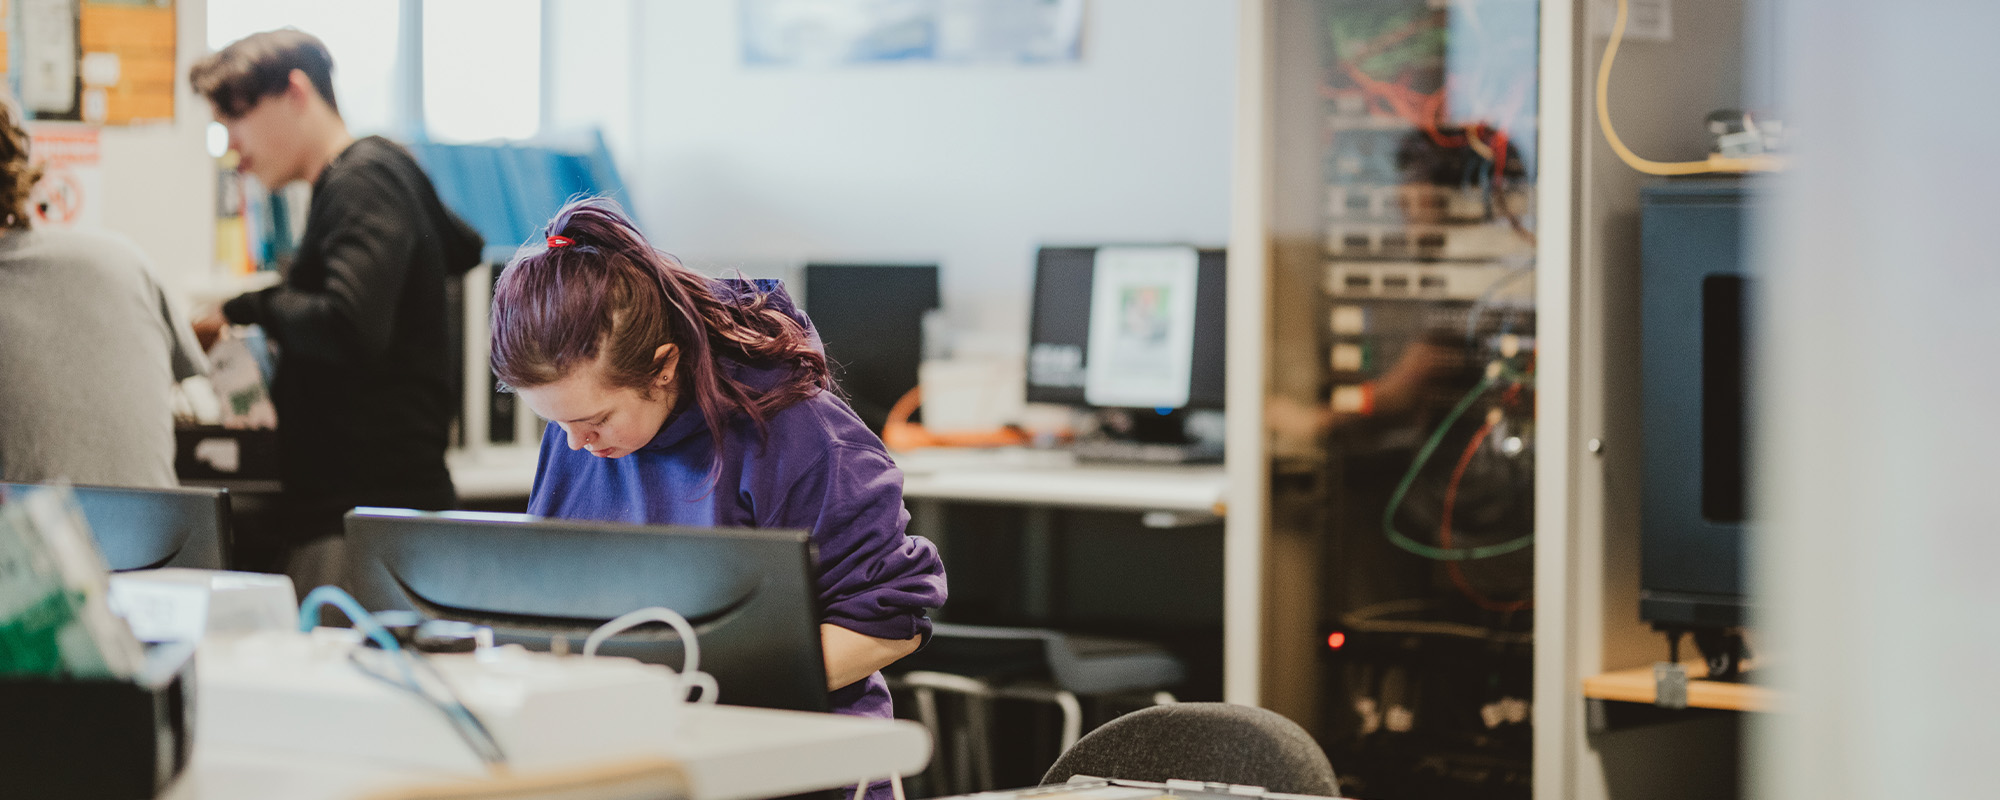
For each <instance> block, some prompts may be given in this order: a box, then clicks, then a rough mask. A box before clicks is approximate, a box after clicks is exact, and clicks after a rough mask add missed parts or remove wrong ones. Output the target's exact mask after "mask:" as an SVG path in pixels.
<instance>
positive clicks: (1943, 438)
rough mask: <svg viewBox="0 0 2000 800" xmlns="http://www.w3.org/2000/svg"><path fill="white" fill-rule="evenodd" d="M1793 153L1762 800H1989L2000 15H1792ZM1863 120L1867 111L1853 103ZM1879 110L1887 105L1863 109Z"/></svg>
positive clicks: (1765, 479) (1771, 444)
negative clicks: (1991, 137)
mask: <svg viewBox="0 0 2000 800" xmlns="http://www.w3.org/2000/svg"><path fill="white" fill-rule="evenodd" d="M1777 7H1778V9H1779V10H1780V17H1779V18H1780V19H1781V21H1782V23H1783V24H1782V26H1781V27H1780V28H1779V35H1778V39H1779V41H1778V45H1779V55H1780V58H1779V60H1778V63H1779V64H1780V79H1779V86H1780V96H1781V97H1783V98H1784V99H1785V100H1786V106H1787V107H1786V112H1787V116H1786V118H1785V121H1786V122H1787V123H1791V125H1790V126H1789V129H1790V130H1793V131H1799V132H1800V133H1799V134H1798V135H1797V137H1796V142H1797V158H1796V162H1795V165H1794V166H1795V168H1794V169H1792V170H1789V171H1787V172H1786V173H1785V174H1784V177H1783V179H1782V181H1781V182H1780V184H1779V192H1778V197H1777V202H1776V204H1775V209H1774V211H1773V213H1772V215H1771V217H1770V218H1769V220H1768V222H1769V223H1770V224H1769V225H1768V226H1767V227H1766V228H1765V231H1766V232H1767V234H1768V236H1769V241H1768V242H1767V243H1766V245H1767V249H1766V251H1765V253H1764V255H1765V256H1766V258H1765V259H1764V260H1763V262H1762V266H1763V267H1764V269H1765V275H1766V280H1765V282H1764V283H1763V285H1762V286H1761V287H1760V296H1759V297H1758V298H1757V301H1758V304H1759V306H1758V307H1759V308H1760V310H1761V309H1768V312H1767V316H1766V317H1765V318H1764V319H1762V320H1759V322H1760V325H1759V334H1760V336H1761V337H1762V339H1763V341H1762V342H1760V344H1761V347H1760V352H1759V353H1758V354H1757V356H1758V359H1759V360H1758V364H1757V366H1758V367H1759V368H1760V374H1762V375H1764V376H1767V377H1768V381H1767V382H1766V383H1765V384H1764V387H1765V388H1766V391H1765V392H1764V393H1763V396H1762V397H1760V398H1758V402H1757V408H1756V410H1757V412H1758V417H1757V422H1758V428H1759V434H1760V435H1759V437H1758V439H1757V442H1756V444H1757V452H1756V470H1755V472H1754V473H1753V474H1755V475H1756V476H1757V478H1758V480H1757V484H1756V486H1755V495H1756V497H1757V501H1758V507H1759V513H1760V514H1762V515H1763V518H1764V521H1765V523H1766V524H1765V525H1764V526H1763V527H1762V529H1761V530H1760V531H1759V533H1760V536H1759V538H1758V539H1757V540H1756V548H1757V549H1756V552H1755V556H1756V560H1757V561H1758V562H1759V565H1758V566H1759V570H1758V572H1757V573H1756V574H1757V577H1758V579H1759V584H1758V601H1759V607H1760V610H1762V611H1763V612H1764V613H1763V614H1762V624H1763V625H1762V626H1763V628H1764V629H1765V630H1768V631H1769V632H1770V634H1771V635H1770V636H1769V637H1767V639H1766V643H1765V646H1764V650H1765V651H1766V652H1769V653H1776V654H1779V655H1778V656H1777V657H1774V658H1771V659H1770V661H1769V663H1770V665H1771V672H1770V678H1771V680H1772V685H1773V686H1775V687H1776V688H1777V689H1778V690H1779V692H1780V696H1781V697H1785V698H1786V699H1785V701H1784V706H1785V707H1786V708H1787V709H1788V710H1789V712H1790V713H1786V714H1780V715H1773V716H1772V717H1771V718H1770V719H1768V720H1766V722H1767V723H1768V724H1767V725H1766V726H1765V729H1764V730H1763V731H1762V733H1764V734H1765V735H1764V736H1762V737H1761V738H1760V739H1759V741H1758V742H1757V747H1756V749H1755V750H1754V751H1753V752H1755V753H1756V754H1757V755H1758V756H1759V758H1758V761H1757V767H1758V782H1757V784H1756V788H1757V791H1756V796H1757V797H1759V798H1763V799H1765V800H1806V799H1807V798H1812V799H1813V800H1829V799H1839V800H1845V799H1846V798H1866V797H1887V796H1896V797H1993V796H1994V795H1995V784H1994V768H1993V761H1994V746H1995V744H1996V743H2000V714H1996V713H1995V710H1996V709H2000V686H1996V683H1995V682H1994V679H1993V673H1994V666H1995V665H1996V664H2000V594H1996V593H1995V591H1994V567H1993V565H1994V563H1995V562H1996V560H2000V537H1996V536H1995V535H1994V531H1995V528H1996V522H1995V514H1994V500H1993V495H1994V488H1993V487H1994V482H1995V468H1994V459H1993V454H1994V453H1995V452H1996V451H2000V415H1996V414H1995V413H1994V402H1995V399H1996V398H2000V373H1996V372H1995V371H1994V370H1993V369H1992V367H1991V365H1992V363H1993V360H1994V357H1993V354H1994V352H1995V349H1996V348H2000V315H1996V314H1995V313H1993V298H1994V297H1996V296H2000V271H1997V270H1995V269H1994V264H1995V256H1994V250H1993V213H1994V208H1995V204H1994V201H1993V182H1992V178H1991V177H1990V175H1988V174H1987V173H1986V171H1985V170H1984V169H1982V165H1983V164H1985V163H1986V161H1987V159H1988V158H1989V157H1990V156H1989V151H1990V145H1987V144H1986V143H1983V142H1980V141H1978V140H1977V138H1976V137H1974V138H1967V137H1961V136H1956V135H1951V134H1949V133H1947V132H1948V131H1976V130H1992V129H1993V128H1994V126H1996V125H2000V107H1996V106H1995V105H1994V104H1992V103H1990V102H1975V103H1969V104H1968V103H1962V102H1959V100H1960V99H1961V98H1971V97H1979V98H1988V97H1993V96H1994V94H1995V92H1996V91H2000V70H1996V69H1995V67H1994V64H1993V61H1992V56H1991V49H1992V32H1993V31H1994V30H1995V28H1996V27H2000V5H1995V4H1992V3H1966V2H1962V0H1923V1H1922V2H1906V3H1895V4H1883V3H1874V2H1867V1H1866V0H1835V1H1834V2H1821V0H1813V1H1812V2H1803V1H1802V0H1785V1H1784V2H1781V3H1778V4H1777ZM1858 102H1859V103H1861V104H1863V105H1858V104H1857V103H1858ZM1864 105H1865V107H1864Z"/></svg>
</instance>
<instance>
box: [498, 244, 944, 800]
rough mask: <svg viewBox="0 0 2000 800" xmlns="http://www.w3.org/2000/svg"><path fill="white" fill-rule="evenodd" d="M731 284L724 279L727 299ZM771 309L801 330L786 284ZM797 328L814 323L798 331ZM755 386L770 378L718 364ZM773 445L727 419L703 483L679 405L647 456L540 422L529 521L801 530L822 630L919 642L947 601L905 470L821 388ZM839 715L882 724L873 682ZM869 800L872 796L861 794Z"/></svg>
mask: <svg viewBox="0 0 2000 800" xmlns="http://www.w3.org/2000/svg"><path fill="white" fill-rule="evenodd" d="M740 286H741V284H740V283H735V282H723V285H722V286H721V287H719V288H722V289H723V290H725V291H729V290H735V289H738V288H739V287H740ZM772 294H773V296H772V298H771V302H772V304H773V305H774V306H775V307H777V308H780V309H783V310H785V311H786V312H787V313H790V314H791V315H792V316H793V317H795V318H797V319H799V320H800V321H801V322H805V316H804V314H802V313H800V312H798V311H797V310H796V309H794V308H793V307H792V305H791V301H790V299H789V298H788V297H786V296H785V295H784V290H783V288H776V289H775V290H774V291H773V292H772ZM806 324H807V325H808V328H810V325H811V323H810V322H806ZM723 366H724V369H726V370H728V371H729V373H730V374H731V375H732V376H734V377H736V378H737V379H738V380H740V381H743V382H744V383H746V384H749V385H750V386H752V387H755V388H763V387H766V386H769V385H771V384H773V383H775V382H776V381H777V380H778V379H779V378H780V377H781V374H782V371H781V370H778V369H769V368H758V367H754V366H750V365H746V364H742V363H739V362H735V361H725V362H724V365H723ZM766 424H767V428H768V430H769V435H770V438H769V439H768V440H764V439H761V438H760V437H759V436H758V432H757V427H756V425H754V424H752V423H751V422H750V421H749V420H748V419H746V418H743V417H741V416H738V417H734V418H732V419H731V420H730V421H729V428H728V430H727V432H726V437H725V440H724V441H725V442H726V444H725V445H724V453H723V458H722V467H721V470H720V471H719V472H718V473H717V474H716V482H715V484H714V486H713V487H710V486H709V485H708V476H709V469H710V467H711V465H712V464H713V452H714V439H713V437H712V435H711V434H710V432H709V425H708V420H707V419H705V418H704V415H703V414H702V410H701V407H700V406H699V405H696V404H694V403H689V402H682V403H681V404H680V405H679V407H678V408H676V409H675V410H674V412H673V413H672V414H671V415H669V416H668V417H667V421H666V424H664V425H661V426H660V432H659V433H658V434H655V435H654V436H653V440H652V441H651V442H649V443H647V444H646V446H644V447H641V448H639V449H638V450H636V451H633V452H632V453H630V454H628V455H626V456H623V457H621V458H598V457H596V456H592V455H590V454H589V453H587V452H584V451H581V450H571V449H569V447H568V446H567V445H566V444H565V437H564V435H563V432H562V429H561V428H560V427H558V426H556V425H555V424H553V423H552V424H550V425H549V426H548V429H547V430H545V431H544V432H543V434H542V451H541V458H540V463H539V466H538V467H537V469H536V471H535V487H534V491H533V493H532V495H531V497H530V498H529V501H528V513H530V514H536V515H540V516H546V517H557V518H562V519H590V520H603V521H607V522H629V523H640V524H650V525H694V526H707V527H739V528H790V529H794V530H806V531H809V532H810V534H811V539H812V543H813V545H814V546H815V547H816V548H818V553H819V605H820V609H821V617H820V620H821V621H822V622H829V623H832V624H835V625H839V626H840V627H843V628H846V629H848V630H851V631H855V632H857V633H862V634H866V635H868V636H874V637H876V638H880V639H908V638H910V637H912V636H918V635H922V636H926V637H928V636H929V635H930V632H931V621H930V618H929V617H928V616H926V612H928V611H929V610H930V609H934V608H938V607H940V606H942V605H944V600H945V580H944V564H943V562H941V561H940V560H939V559H938V554H937V548H936V546H934V545H932V544H931V543H930V542H929V541H927V540H925V539H924V538H922V537H917V536H909V535H906V534H905V533H904V531H903V529H904V527H905V526H906V525H907V524H908V523H909V521H910V515H909V512H907V511H905V510H904V509H903V473H902V472H901V471H900V470H898V469H896V465H895V462H894V461H892V460H890V458H889V451H888V450H887V449H886V448H884V447H883V446H882V440H881V439H879V438H877V437H876V436H875V434H874V433H873V432H871V431H869V430H868V427H867V426H866V425H863V424H862V423H861V420H860V418H858V417H856V416H855V415H854V412H853V411H852V410H851V409H849V408H848V407H847V404H846V403H844V402H841V400H840V399H839V398H837V397H834V396H833V395H831V394H829V393H825V392H821V393H819V394H816V395H814V396H812V397H810V398H808V399H806V400H803V401H800V402H799V403H797V404H794V405H792V406H790V407H787V408H786V409H784V410H782V411H779V412H778V413H777V414H774V415H772V416H771V418H770V419H769V420H768V421H767V423H766ZM828 701H829V704H830V706H831V708H832V709H833V710H834V711H836V712H838V713H842V714H852V715H855V716H865V717H883V718H887V717H889V716H890V711H891V709H890V704H889V689H888V686H887V685H886V684H885V683H884V682H883V680H882V674H881V673H879V672H878V673H875V674H873V675H870V676H868V677H867V678H865V679H863V680H860V681H856V682H854V683H852V684H849V685H848V686H845V687H842V688H841V689H840V690H838V691H835V692H833V694H832V695H831V696H830V697H829V698H828ZM871 794H872V793H871Z"/></svg>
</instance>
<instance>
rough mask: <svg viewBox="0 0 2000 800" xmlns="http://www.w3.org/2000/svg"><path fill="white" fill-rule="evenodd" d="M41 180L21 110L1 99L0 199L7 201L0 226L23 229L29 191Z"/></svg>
mask: <svg viewBox="0 0 2000 800" xmlns="http://www.w3.org/2000/svg"><path fill="white" fill-rule="evenodd" d="M41 179H42V165H40V164H36V163H34V162H33V161H31V160H29V158H28V131H27V130H26V129H24V128H22V127H21V118H20V109H19V108H16V107H15V106H14V104H13V103H7V102H0V201H4V202H5V203H6V212H5V216H4V218H0V223H4V225H0V227H6V228H11V229H15V230H26V229H27V228H28V221H29V219H31V218H32V216H33V215H31V214H29V213H28V194H29V193H30V192H33V191H34V190H35V184H36V183H37V182H38V181H40V180H41Z"/></svg>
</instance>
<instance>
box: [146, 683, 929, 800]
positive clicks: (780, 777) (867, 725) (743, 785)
mask: <svg viewBox="0 0 2000 800" xmlns="http://www.w3.org/2000/svg"><path fill="white" fill-rule="evenodd" d="M687 713H688V716H687V719H686V722H685V724H684V725H683V727H682V733H681V734H680V735H679V736H678V737H677V739H678V740H677V741H675V742H674V743H673V744H672V745H671V746H668V747H666V748H663V750H662V753H661V754H662V755H664V756H666V757H668V758H671V759H673V760H675V761H678V762H679V763H680V765H681V767H682V769H684V770H686V772H687V778H688V784H689V790H690V794H691V796H690V800H753V799H754V798H764V797H777V796H781V795H787V794H796V793H799V792H807V791H814V790H818V789H832V788H837V787H841V786H852V785H853V784H854V783H856V782H858V781H861V780H865V779H866V780H879V779H881V778H885V777H887V776H888V775H889V774H890V773H897V774H902V775H913V774H916V773H917V772H918V771H920V770H922V769H923V766H924V764H925V763H927V762H928V761H929V760H930V754H931V741H930V734H929V733H928V732H926V731H925V730H924V728H923V726H921V725H918V724H917V723H914V722H909V721H905V720H880V719H863V718H858V717H844V716H838V715H834V714H807V713H803V712H797V711H768V710H764V709H754V708H740V707H733V706H718V707H709V708H689V709H688V712H687ZM196 735H197V736H199V732H197V734H196ZM198 741H199V740H198V739H197V742H198ZM452 777H454V775H453V774H452V773H441V772H437V771H426V770H420V769H411V768H405V767H396V766H386V765H381V764H377V763H373V762H367V761H360V760H355V759H337V758H317V757H313V756H311V755H310V754H306V753H300V752H296V751H284V750H256V749H251V748H243V747H218V748H204V747H202V746H201V745H200V744H199V743H197V745H196V748H195V755H194V760H193V763H191V764H190V765H189V766H188V769H187V772H185V773H184V774H182V776H181V778H180V781H179V782H177V783H176V784H175V785H174V786H173V788H171V789H168V790H167V793H166V794H164V795H162V796H161V800H239V799H240V800H266V798H285V799H286V800H336V798H338V799H339V800H350V799H351V798H354V797H356V796H358V795H362V794H365V793H368V792H372V791H379V790H383V789H387V788H391V787H397V786H404V785H409V784H413V783H427V782H436V781H439V780H441V779H446V780H448V779H450V778H452Z"/></svg>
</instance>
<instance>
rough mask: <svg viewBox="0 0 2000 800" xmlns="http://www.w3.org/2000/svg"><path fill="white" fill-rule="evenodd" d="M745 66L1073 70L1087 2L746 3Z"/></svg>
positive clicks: (809, 0) (826, 0)
mask: <svg viewBox="0 0 2000 800" xmlns="http://www.w3.org/2000/svg"><path fill="white" fill-rule="evenodd" d="M739 2H740V3H741V6H740V7H741V9H742V12H743V63H744V64H747V65H751V66H760V67H820V66H839V65H852V64H891V63H948V64H1010V63H1011V64H1038V63H1057V62H1073V61H1076V60H1077V59H1078V58H1079V55H1080V51H1081V40H1082V38H1083V4H1084V0H739Z"/></svg>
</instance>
